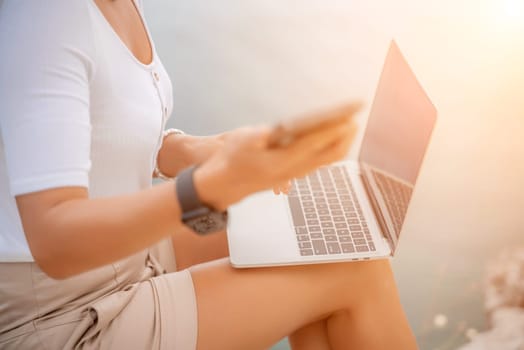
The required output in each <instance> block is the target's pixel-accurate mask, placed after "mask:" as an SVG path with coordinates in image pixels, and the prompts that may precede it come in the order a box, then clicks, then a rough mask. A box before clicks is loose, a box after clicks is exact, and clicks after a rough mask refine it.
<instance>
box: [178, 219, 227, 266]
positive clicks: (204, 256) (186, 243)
mask: <svg viewBox="0 0 524 350" xmlns="http://www.w3.org/2000/svg"><path fill="white" fill-rule="evenodd" d="M171 240H172V242H173V250H174V251H175V259H176V266H177V270H178V271H181V270H184V269H186V268H188V267H190V266H193V265H196V264H200V263H203V262H207V261H211V260H216V259H220V258H224V257H226V256H229V249H228V245H227V235H226V231H220V232H215V233H210V234H208V235H205V236H200V235H197V234H196V233H194V232H192V231H191V230H189V229H188V230H182V231H180V232H177V233H176V234H174V235H173V236H172V238H171Z"/></svg>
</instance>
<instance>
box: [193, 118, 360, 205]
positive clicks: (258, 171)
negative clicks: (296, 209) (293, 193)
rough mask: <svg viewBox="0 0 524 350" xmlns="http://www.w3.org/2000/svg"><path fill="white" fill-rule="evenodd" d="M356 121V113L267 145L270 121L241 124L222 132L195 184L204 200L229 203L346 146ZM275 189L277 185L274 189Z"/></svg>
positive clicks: (339, 154) (334, 156) (333, 157)
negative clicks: (258, 124) (252, 125)
mask: <svg viewBox="0 0 524 350" xmlns="http://www.w3.org/2000/svg"><path fill="white" fill-rule="evenodd" d="M355 132H356V125H355V124H354V122H353V121H352V119H350V118H348V119H347V121H345V122H342V123H338V124H335V125H333V124H331V125H327V126H325V127H322V128H320V129H318V130H316V131H315V132H312V133H309V134H307V135H305V136H302V137H300V138H299V139H297V140H296V141H294V142H293V143H292V144H291V145H289V146H287V147H283V148H270V147H269V145H268V140H269V136H270V133H271V130H270V129H269V128H267V127H257V128H242V129H237V130H233V131H231V132H229V133H227V134H225V135H224V146H223V147H222V148H221V149H219V150H217V151H216V152H215V153H214V154H213V155H212V156H211V157H210V158H209V159H208V160H207V161H206V162H204V163H203V164H202V165H201V166H200V167H199V168H198V169H197V170H196V171H195V175H194V176H195V186H196V188H197V191H198V192H199V196H200V197H201V198H202V200H203V201H204V202H205V203H207V204H209V205H211V206H213V207H215V208H217V209H225V208H226V207H228V206H229V205H230V204H232V203H235V202H237V201H238V200H240V199H242V198H244V197H245V196H247V195H249V194H251V193H254V192H257V191H261V190H265V189H269V188H278V189H279V190H280V189H282V187H284V189H286V188H287V187H288V186H282V184H287V183H288V182H289V181H290V180H291V179H293V178H295V177H302V176H305V175H306V174H308V173H309V172H311V171H313V170H315V169H317V168H318V167H320V166H322V165H326V164H329V163H332V162H334V161H337V160H340V159H342V158H343V157H344V156H345V155H346V154H347V152H348V150H349V146H350V145H351V143H352V141H353V138H354V135H355ZM275 192H277V191H275Z"/></svg>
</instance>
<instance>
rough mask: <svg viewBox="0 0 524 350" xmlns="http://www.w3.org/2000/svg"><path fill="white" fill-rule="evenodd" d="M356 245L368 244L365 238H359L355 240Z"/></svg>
mask: <svg viewBox="0 0 524 350" xmlns="http://www.w3.org/2000/svg"><path fill="white" fill-rule="evenodd" d="M355 244H357V245H361V244H367V241H366V240H365V239H363V238H357V239H355Z"/></svg>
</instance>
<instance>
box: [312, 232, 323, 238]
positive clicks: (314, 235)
mask: <svg viewBox="0 0 524 350" xmlns="http://www.w3.org/2000/svg"><path fill="white" fill-rule="evenodd" d="M318 238H322V233H320V232H311V239H318Z"/></svg>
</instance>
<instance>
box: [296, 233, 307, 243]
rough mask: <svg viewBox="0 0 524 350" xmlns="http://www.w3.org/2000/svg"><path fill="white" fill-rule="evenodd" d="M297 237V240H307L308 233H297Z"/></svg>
mask: <svg viewBox="0 0 524 350" xmlns="http://www.w3.org/2000/svg"><path fill="white" fill-rule="evenodd" d="M297 239H298V241H299V242H303V241H309V236H308V235H298V236H297Z"/></svg>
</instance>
